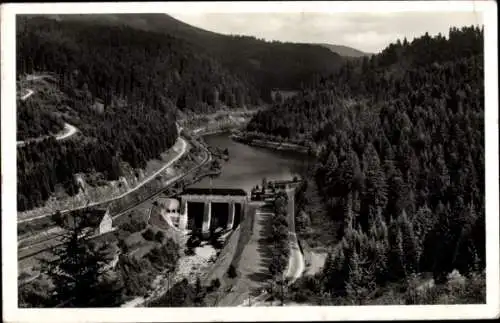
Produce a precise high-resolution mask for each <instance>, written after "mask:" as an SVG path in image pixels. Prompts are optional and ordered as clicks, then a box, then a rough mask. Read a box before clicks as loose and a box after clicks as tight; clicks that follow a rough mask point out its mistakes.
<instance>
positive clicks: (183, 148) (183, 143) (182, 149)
mask: <svg viewBox="0 0 500 323" xmlns="http://www.w3.org/2000/svg"><path fill="white" fill-rule="evenodd" d="M177 140H178V141H179V142H180V145H181V147H180V151H178V152H177V155H176V156H175V157H174V158H172V159H171V160H170V161H169V162H168V163H166V164H165V165H163V166H162V167H161V168H160V169H159V170H157V171H156V172H154V173H153V174H152V175H150V176H148V177H146V178H145V179H144V180H143V181H142V182H141V183H139V184H138V185H137V186H136V187H134V188H133V189H131V190H129V191H127V192H125V193H123V194H120V195H118V196H116V197H113V198H109V199H106V200H104V201H97V202H94V203H90V204H86V205H83V206H80V207H77V208H73V209H66V210H61V211H60V212H61V213H63V214H64V213H67V212H71V211H76V210H81V209H84V208H87V207H92V206H96V205H99V204H103V203H108V202H112V201H114V200H117V199H119V198H122V197H124V196H125V195H128V194H130V193H132V192H134V191H136V190H138V189H139V188H141V187H142V186H144V185H145V184H146V183H148V182H149V181H151V180H152V179H153V178H155V177H156V176H158V175H159V174H160V173H161V172H163V171H164V170H165V169H167V168H168V167H170V166H171V165H172V164H173V163H175V162H177V161H178V160H179V159H180V158H181V157H182V156H184V154H185V153H186V148H187V142H186V140H185V139H184V138H182V137H179V138H178V139H177ZM175 145H177V143H176V144H175ZM175 145H174V146H175ZM174 150H175V148H174ZM179 177H180V176H176V177H174V178H172V179H171V180H169V181H168V182H167V184H166V185H170V184H172V183H173V182H175V181H176V180H177V179H178V178H179ZM127 211H128V210H127ZM121 213H122V212H121ZM121 213H120V214H121ZM51 215H52V213H49V214H43V215H39V216H36V217H31V218H28V219H22V220H18V221H17V223H18V224H20V223H26V222H31V221H34V220H36V219H42V218H45V217H48V216H51Z"/></svg>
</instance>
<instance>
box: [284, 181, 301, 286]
mask: <svg viewBox="0 0 500 323" xmlns="http://www.w3.org/2000/svg"><path fill="white" fill-rule="evenodd" d="M286 193H287V195H288V229H289V230H290V231H289V237H288V239H289V243H290V258H289V259H288V267H287V270H286V272H285V278H286V279H287V281H288V283H289V284H293V283H294V282H295V281H296V280H297V279H298V278H300V277H301V276H302V273H303V272H304V268H305V265H304V255H303V254H302V252H301V251H300V246H299V240H298V239H297V233H296V232H295V189H287V190H286Z"/></svg>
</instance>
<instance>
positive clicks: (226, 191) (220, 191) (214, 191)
mask: <svg viewBox="0 0 500 323" xmlns="http://www.w3.org/2000/svg"><path fill="white" fill-rule="evenodd" d="M181 195H233V196H247V192H246V191H245V190H243V189H240V188H236V189H235V188H197V187H196V188H195V187H191V188H186V189H185V190H184V191H183V192H182V193H181Z"/></svg>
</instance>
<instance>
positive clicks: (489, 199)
mask: <svg viewBox="0 0 500 323" xmlns="http://www.w3.org/2000/svg"><path fill="white" fill-rule="evenodd" d="M159 11H161V12H169V13H175V12H183V13H186V12H189V13H193V14H194V13H202V12H219V13H222V12H227V13H229V12H302V11H305V12H367V13H368V12H370V13H373V12H378V13H382V12H408V11H419V12H435V11H443V13H445V12H450V11H469V12H470V11H476V12H478V13H481V14H482V15H483V23H484V26H485V27H484V33H485V54H484V56H485V98H486V102H485V104H486V106H485V138H486V143H485V144H486V152H485V154H486V156H485V158H486V165H485V167H486V181H485V182H486V187H487V189H486V228H487V235H486V250H487V268H488V270H487V273H486V279H487V288H486V289H487V304H485V305H451V306H450V305H448V306H444V305H425V306H424V305H422V306H417V305H415V306H397V305H387V306H336V307H329V306H314V307H313V306H301V307H285V308H283V307H268V308H259V309H257V308H246V307H238V308H234V307H233V308H220V307H219V308H170V309H158V308H112V309H19V308H17V279H15V277H17V252H16V250H17V248H16V247H15V246H17V239H16V232H17V230H16V219H17V216H16V214H17V212H16V210H17V203H16V182H17V181H16V173H17V169H16V157H15V156H16V140H15V138H16V114H15V102H16V101H15V91H16V86H15V46H14V45H15V15H16V14H28V13H32V14H33V13H38V14H39V13H47V14H49V13H52V14H56V13H82V14H83V13H146V12H148V13H152V12H159ZM496 12H497V4H496V2H494V1H475V2H474V1H415V2H412V1H410V2H403V1H397V2H396V1H385V2H384V1H369V2H354V1H353V2H350V1H349V2H325V1H324V2H265V3H258V2H196V3H193V2H190V3H189V2H182V3H179V2H170V3H158V2H157V3H138V2H135V3H47V4H42V3H30V4H3V5H2V7H1V20H0V21H1V40H2V42H1V45H2V46H1V47H0V48H1V57H2V66H1V72H2V82H1V85H2V87H1V90H2V92H1V99H2V101H1V102H2V114H1V122H2V146H1V147H2V246H3V250H2V251H3V252H2V269H3V270H2V274H3V275H2V278H3V297H2V301H3V309H4V311H3V314H4V317H3V319H4V320H5V321H6V322H68V321H72V322H89V321H96V322H97V321H98V322H139V321H149V322H153V321H165V320H169V321H177V322H193V321H231V320H232V321H263V320H265V321H270V320H276V321H299V320H300V321H307V320H335V321H337V320H393V319H400V320H405V319H458V318H459V319H470V318H493V317H499V315H500V314H499V313H500V309H499V308H500V305H499V304H500V299H499V286H500V281H499V277H500V275H499V231H498V230H499V216H498V215H499V206H498V205H499V203H498V198H499V190H498V185H499V183H498V178H499V177H498V84H497V80H498V51H497V16H496ZM10 246H12V247H10Z"/></svg>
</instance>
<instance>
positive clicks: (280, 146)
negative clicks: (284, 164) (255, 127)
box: [230, 134, 315, 155]
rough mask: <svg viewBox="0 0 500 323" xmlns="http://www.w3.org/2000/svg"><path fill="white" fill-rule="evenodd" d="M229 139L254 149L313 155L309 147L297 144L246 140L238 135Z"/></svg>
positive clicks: (233, 135)
mask: <svg viewBox="0 0 500 323" xmlns="http://www.w3.org/2000/svg"><path fill="white" fill-rule="evenodd" d="M230 137H231V139H233V140H234V141H237V142H241V143H244V144H246V145H249V146H255V147H262V148H269V149H273V150H279V151H290V152H296V153H300V154H306V155H315V153H312V152H311V151H310V150H311V148H310V147H307V146H302V145H298V144H293V143H287V142H280V141H272V140H264V139H247V138H245V136H242V135H238V134H232V135H231V136H230Z"/></svg>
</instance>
